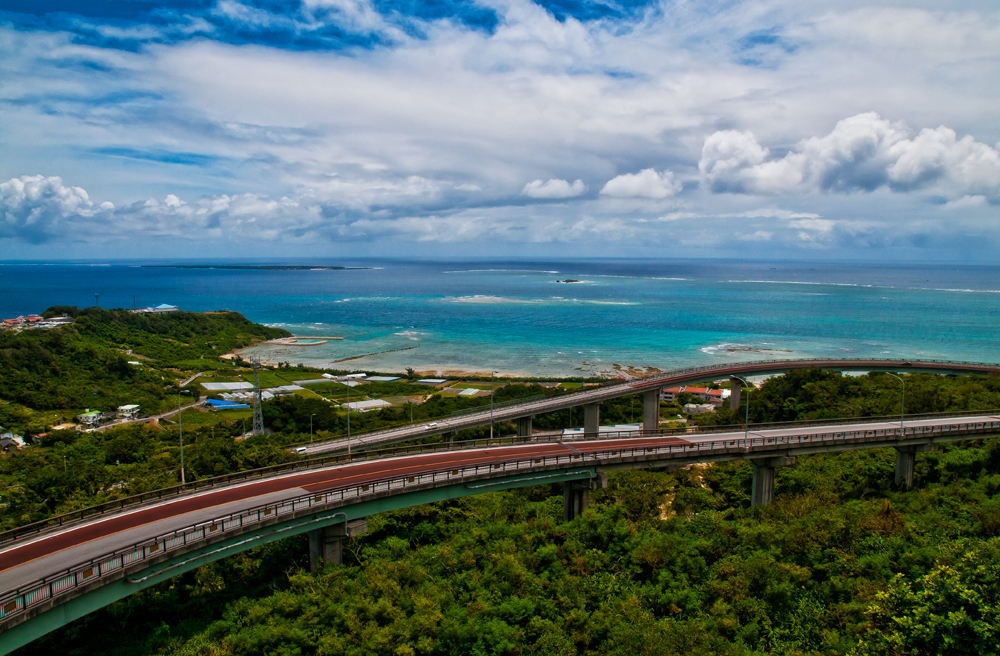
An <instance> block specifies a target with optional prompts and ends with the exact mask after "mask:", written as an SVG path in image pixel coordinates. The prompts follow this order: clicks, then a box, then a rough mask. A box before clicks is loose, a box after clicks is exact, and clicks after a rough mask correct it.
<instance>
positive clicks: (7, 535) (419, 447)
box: [0, 410, 1000, 546]
mask: <svg viewBox="0 0 1000 656" xmlns="http://www.w3.org/2000/svg"><path fill="white" fill-rule="evenodd" d="M997 414H1000V410H980V411H972V412H942V413H924V414H914V415H905V419H906V420H907V421H913V420H919V419H934V418H949V417H969V416H977V415H979V416H989V415H997ZM893 421H899V415H889V416H885V417H854V418H848V419H826V420H809V421H793V422H770V423H763V424H751V425H750V428H751V430H754V431H761V430H769V429H774V428H796V427H802V428H808V427H817V426H824V425H831V424H837V425H850V424H858V423H878V422H893ZM696 428H697V430H696V431H695V432H693V433H692V432H691V430H690V428H677V429H667V430H662V429H661V430H657V431H655V432H651V431H643V430H637V431H607V432H600V433H598V434H594V433H579V434H576V435H571V436H564V435H563V434H562V432H552V433H536V434H533V435H531V436H518V435H509V436H497V437H495V438H494V439H493V440H492V441H491V440H482V439H481V440H468V441H464V442H454V443H436V444H411V445H404V446H390V447H385V448H382V449H372V450H368V451H363V452H361V453H355V454H352V455H348V454H343V453H340V454H334V455H328V456H316V457H313V458H310V459H308V460H296V461H294V462H289V463H284V464H280V465H271V466H268V467H261V468H258V469H249V470H246V471H241V472H234V473H232V474H223V475H222V476H214V477H212V478H205V479H201V480H197V481H192V482H189V483H187V485H175V486H172V487H168V488H162V489H159V490H152V491H150V492H145V493H142V494H135V495H131V496H127V497H123V498H121V499H115V500H113V501H106V502H104V503H100V504H95V505H93V506H88V507H86V508H81V509H80V510H74V511H72V512H68V513H63V514H61V515H56V516H54V517H49V518H46V519H42V520H39V521H36V522H32V523H30V524H25V525H23V526H19V527H16V528H13V529H10V530H7V531H4V532H2V533H0V546H2V545H4V544H6V543H9V542H13V541H16V540H19V539H21V538H25V537H31V536H35V535H37V534H39V533H41V532H42V531H45V530H47V529H52V528H59V527H63V526H66V525H67V524H73V523H77V522H80V521H83V520H84V519H86V518H88V517H92V516H95V515H104V514H107V513H112V512H120V511H123V510H125V509H127V508H134V507H136V506H139V505H142V504H144V503H150V502H156V501H161V500H163V499H167V498H174V497H178V496H181V495H183V494H189V493H192V492H198V491H201V490H205V489H212V488H217V487H224V486H226V485H232V484H236V483H242V482H247V481H251V480H256V479H260V478H266V477H268V476H275V475H279V474H285V473H294V472H296V471H303V470H309V469H322V468H324V467H329V466H332V465H337V464H349V463H351V462H359V461H370V460H378V459H381V458H390V457H395V456H402V455H414V454H420V453H432V452H438V451H450V450H454V449H469V448H481V447H489V446H505V445H509V444H523V443H529V442H530V443H544V442H570V441H581V440H594V439H628V438H635V437H657V436H664V437H669V436H672V435H677V436H689V437H690V436H692V435H704V434H712V433H724V432H733V431H737V430H743V426H742V425H741V424H737V425H728V426H704V427H696Z"/></svg>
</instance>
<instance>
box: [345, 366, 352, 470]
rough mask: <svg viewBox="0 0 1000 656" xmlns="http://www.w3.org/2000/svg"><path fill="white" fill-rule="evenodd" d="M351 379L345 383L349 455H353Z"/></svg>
mask: <svg viewBox="0 0 1000 656" xmlns="http://www.w3.org/2000/svg"><path fill="white" fill-rule="evenodd" d="M350 382H351V381H347V383H344V384H345V385H347V455H351V386H350V384H349V383H350Z"/></svg>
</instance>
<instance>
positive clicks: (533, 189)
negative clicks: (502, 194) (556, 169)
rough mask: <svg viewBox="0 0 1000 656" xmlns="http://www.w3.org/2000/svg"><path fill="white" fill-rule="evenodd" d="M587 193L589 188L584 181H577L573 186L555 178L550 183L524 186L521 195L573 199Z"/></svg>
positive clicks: (540, 182)
mask: <svg viewBox="0 0 1000 656" xmlns="http://www.w3.org/2000/svg"><path fill="white" fill-rule="evenodd" d="M585 191H587V186H586V185H584V184H583V180H576V181H575V182H573V184H570V183H569V182H567V181H565V180H560V179H559V178H555V179H552V180H549V181H548V182H542V181H541V180H535V181H533V182H529V183H528V184H526V185H524V189H522V190H521V194H522V195H524V196H527V197H529V198H572V197H573V196H579V195H580V194H582V193H583V192H585Z"/></svg>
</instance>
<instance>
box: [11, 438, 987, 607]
mask: <svg viewBox="0 0 1000 656" xmlns="http://www.w3.org/2000/svg"><path fill="white" fill-rule="evenodd" d="M998 430H1000V420H998V419H991V420H989V421H977V422H963V423H959V424H947V425H940V426H916V427H907V428H905V429H900V428H885V429H874V430H873V429H865V430H859V431H849V430H848V431H836V432H829V433H816V434H810V435H791V436H772V437H768V436H760V437H751V438H749V439H744V438H728V439H723V440H712V441H703V442H682V443H670V444H663V445H641V446H628V445H622V446H615V445H608V446H607V447H604V448H600V449H597V450H589V451H585V452H581V451H577V450H575V449H574V450H572V451H569V452H567V453H565V454H556V455H541V454H539V455H521V456H518V457H516V458H511V459H503V458H498V459H496V460H493V461H487V462H482V463H477V464H474V465H464V466H457V467H456V466H449V467H442V468H439V469H433V470H429V471H426V472H423V473H413V474H404V475H402V476H393V477H388V478H383V479H378V480H373V481H368V482H365V483H358V484H354V485H348V486H344V487H342V488H336V489H332V490H328V491H326V492H315V493H311V494H305V495H302V496H298V497H295V498H293V499H286V500H283V501H276V502H272V503H268V504H263V505H259V506H256V507H253V508H250V509H247V510H242V511H238V512H235V513H231V514H228V515H224V516H221V517H217V518H215V519H211V520H207V521H203V522H199V523H197V524H194V525H192V526H188V527H186V528H182V529H178V530H174V531H170V532H168V533H163V534H161V535H158V536H156V537H153V538H150V539H148V540H144V541H142V542H138V543H135V544H133V545H131V546H128V547H125V548H122V549H118V550H116V551H114V552H112V553H109V554H105V555H103V556H100V557H98V558H94V559H92V560H88V561H86V562H84V563H80V564H78V565H75V566H73V567H70V568H67V569H65V570H63V571H61V572H59V573H57V574H53V575H50V576H47V577H45V578H43V579H39V580H36V581H33V582H31V583H28V584H26V585H23V586H21V587H19V588H17V589H15V590H9V591H4V592H3V593H0V622H3V621H5V620H8V619H11V618H12V617H13V616H15V615H17V614H20V613H24V612H26V611H27V610H29V609H31V608H32V607H34V606H37V605H39V604H42V603H44V602H46V601H48V600H50V599H53V598H56V597H58V596H61V595H65V594H67V593H68V592H70V591H71V590H74V589H76V588H79V587H81V586H84V585H89V584H91V583H93V582H94V581H97V580H98V579H100V578H102V577H105V576H110V575H114V574H116V573H118V572H120V571H122V570H123V569H125V568H127V567H129V566H130V565H134V564H135V563H139V562H143V561H148V560H151V559H161V558H162V556H163V555H164V554H168V553H172V552H177V551H181V550H183V549H184V547H186V546H187V545H189V544H196V543H200V542H202V541H204V540H206V539H208V538H212V537H217V536H223V535H226V534H227V533H234V532H236V531H237V530H238V529H243V528H247V527H249V528H253V527H254V526H259V525H260V524H262V523H263V522H269V521H270V520H273V519H275V518H278V517H281V516H283V515H289V514H294V513H297V512H300V511H303V510H310V509H312V508H324V509H325V508H327V507H328V506H330V504H335V503H339V504H343V503H345V502H351V501H363V500H364V499H365V498H369V497H372V496H373V495H376V494H379V493H383V492H393V491H404V490H406V489H407V488H410V489H412V488H415V487H424V486H428V485H430V486H434V485H435V484H439V483H448V482H452V481H455V480H459V481H460V480H463V479H467V478H471V477H478V476H483V475H500V476H502V475H504V474H507V473H509V472H519V471H528V470H536V469H548V468H551V467H558V466H561V465H569V466H570V467H573V466H581V465H583V464H584V463H587V464H588V465H602V464H612V463H614V462H615V461H621V460H623V459H628V458H640V457H641V458H645V459H657V458H658V457H659V458H662V457H664V456H666V457H689V456H691V455H692V454H696V455H698V456H706V455H715V454H726V453H733V452H738V453H740V454H741V455H745V454H746V453H747V452H748V451H753V450H757V449H760V450H766V451H771V450H775V449H778V448H780V447H794V446H801V445H804V444H815V443H829V442H830V441H836V442H844V441H847V440H861V441H868V442H872V441H877V442H888V441H897V442H899V441H904V440H907V439H913V438H922V437H928V436H930V437H931V438H933V437H934V436H938V435H945V434H949V433H950V434H954V433H961V434H967V435H970V439H975V436H976V435H979V434H983V433H995V432H997V431H998ZM233 546H236V545H233ZM223 550H224V549H223ZM166 571H167V570H164V571H163V572H166ZM158 574H159V573H153V574H150V575H149V576H147V577H144V578H143V579H141V580H142V581H144V580H146V579H148V578H151V577H154V576H157V575H158ZM132 582H134V583H138V582H140V581H139V580H133V581H132Z"/></svg>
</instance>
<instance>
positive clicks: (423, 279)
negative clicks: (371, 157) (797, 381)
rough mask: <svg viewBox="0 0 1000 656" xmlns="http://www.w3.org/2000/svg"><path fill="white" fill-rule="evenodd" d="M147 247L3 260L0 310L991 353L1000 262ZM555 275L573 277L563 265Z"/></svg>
mask: <svg viewBox="0 0 1000 656" xmlns="http://www.w3.org/2000/svg"><path fill="white" fill-rule="evenodd" d="M206 263H207V262H206ZM216 263H219V262H216ZM225 263H226V264H233V263H232V262H225ZM141 264H143V263H127V264H93V263H90V264H66V263H51V264H23V263H6V264H0V316H2V317H5V318H6V317H11V316H17V315H19V314H26V313H32V312H40V311H42V310H44V309H46V308H48V307H50V306H53V305H76V306H80V307H83V306H92V305H94V303H95V296H94V295H95V294H99V295H100V301H99V302H100V305H101V307H125V308H131V307H132V306H133V302H134V303H135V304H136V305H138V307H144V306H148V305H158V304H160V303H169V304H173V305H177V306H179V307H180V308H181V309H183V310H192V311H205V310H218V309H229V310H236V311H238V312H241V313H243V314H244V315H246V316H247V317H248V318H250V319H251V320H253V321H258V322H261V323H266V324H269V325H275V326H281V327H284V328H287V329H288V330H291V331H292V332H293V333H295V334H296V335H319V336H341V337H345V338H346V339H345V340H343V341H330V342H328V343H326V344H322V345H318V346H294V347H288V346H286V347H275V348H268V349H265V350H264V352H263V355H264V359H265V360H270V361H289V362H292V363H295V362H305V363H309V364H319V365H328V366H331V367H335V368H343V369H347V368H350V369H355V370H362V371H364V370H375V371H400V370H402V369H403V368H405V367H413V368H414V369H416V370H418V371H432V370H434V371H439V372H441V373H445V372H450V373H448V374H447V375H458V372H459V371H478V372H489V371H491V370H494V369H495V370H497V371H500V372H504V373H507V372H509V373H521V374H535V375H553V376H557V375H564V376H569V375H584V374H609V373H615V372H618V371H621V370H622V369H629V368H636V369H638V368H646V367H655V368H658V369H670V368H675V367H683V366H690V365H700V364H710V363H718V362H725V361H741V360H756V359H772V358H786V357H787V358H799V357H808V356H835V357H868V356H872V357H889V356H899V357H906V358H939V359H960V360H976V361H990V362H998V361H1000V267H996V266H956V265H951V266H945V265H927V266H921V265H881V266H870V265H860V264H825V263H824V264H819V263H801V262H799V263H774V262H756V263H755V262H728V261H706V260H697V261H646V260H640V261H625V260H599V261H552V262H528V261H474V262H462V261H457V260H456V261H434V262H430V261H422V262H401V261H375V260H364V261H344V260H337V261H322V260H308V261H302V262H294V261H283V262H280V264H294V265H316V266H326V265H342V266H353V267H370V268H364V269H362V268H358V269H348V270H332V271H331V270H320V271H311V270H280V271H275V270H232V269H182V268H170V267H162V266H161V267H155V268H151V267H145V266H141ZM156 264H163V263H162V262H158V263H156ZM185 264H192V263H191V262H185ZM239 264H279V262H266V263H263V262H240V263H239ZM567 279H570V280H578V281H580V282H574V283H565V282H559V281H563V280H567ZM133 299H134V301H133ZM366 354H372V355H366ZM359 355H362V356H364V357H360V358H355V359H351V360H342V359H343V358H350V357H353V356H359ZM338 360H342V361H341V362H337V361H338Z"/></svg>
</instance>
